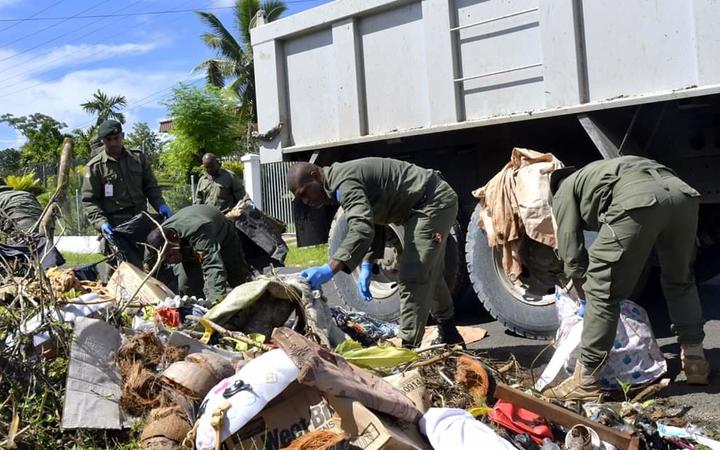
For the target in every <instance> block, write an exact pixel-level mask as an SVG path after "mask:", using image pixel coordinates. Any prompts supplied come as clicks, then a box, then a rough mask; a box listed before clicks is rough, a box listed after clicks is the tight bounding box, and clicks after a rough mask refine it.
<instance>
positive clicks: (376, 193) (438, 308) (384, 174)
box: [323, 158, 458, 343]
mask: <svg viewBox="0 0 720 450" xmlns="http://www.w3.org/2000/svg"><path fill="white" fill-rule="evenodd" d="M323 170H324V175H325V177H324V189H325V191H326V193H327V195H328V196H329V197H330V198H332V199H336V200H337V201H338V202H339V204H340V206H342V208H343V210H344V211H345V216H346V217H347V221H348V234H347V236H346V237H345V239H344V240H343V242H342V243H341V245H340V247H339V248H338V249H337V251H336V252H335V254H334V255H332V258H333V259H336V260H339V261H342V262H343V263H344V264H345V265H346V266H347V269H348V271H352V270H354V269H355V267H357V266H358V264H360V262H362V260H363V258H364V256H365V255H366V254H367V253H368V251H369V250H370V249H371V247H372V243H373V238H374V237H375V225H388V224H401V225H404V226H405V235H404V239H403V241H404V242H403V252H402V254H401V255H400V258H399V280H398V284H399V288H400V301H401V306H400V337H401V338H402V339H403V340H404V341H407V342H411V343H419V342H420V340H421V339H422V336H423V333H424V330H425V324H426V323H427V318H428V314H429V313H430V312H432V314H433V316H434V317H435V318H436V319H438V320H441V321H442V320H446V319H450V318H452V317H453V302H452V297H451V295H450V290H449V289H448V286H447V284H446V283H445V279H444V278H443V272H444V262H445V258H444V255H445V243H446V240H447V238H448V235H449V233H450V229H451V228H452V225H453V223H454V222H455V218H456V216H457V210H458V199H457V194H456V193H455V192H454V191H453V190H452V188H451V187H450V185H448V184H447V183H446V182H445V181H443V180H442V178H441V177H440V175H439V173H438V172H435V171H433V170H428V169H423V168H421V167H418V166H415V165H413V164H410V163H407V162H404V161H397V160H394V159H388V158H364V159H360V160H356V161H350V162H346V163H336V164H333V165H332V166H330V167H327V168H324V169H323Z"/></svg>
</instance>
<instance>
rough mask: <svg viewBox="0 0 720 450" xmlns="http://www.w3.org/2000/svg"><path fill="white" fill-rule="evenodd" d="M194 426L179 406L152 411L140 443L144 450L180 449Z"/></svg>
mask: <svg viewBox="0 0 720 450" xmlns="http://www.w3.org/2000/svg"><path fill="white" fill-rule="evenodd" d="M191 428H192V426H191V425H190V422H189V421H188V419H187V416H186V415H185V413H184V412H183V410H182V408H180V407H179V406H172V407H164V408H156V409H153V410H152V411H150V414H149V415H148V419H147V422H146V423H145V427H144V428H143V432H142V435H140V441H141V442H142V446H141V448H142V449H147V450H150V449H153V450H155V449H171V448H172V449H179V448H180V443H181V442H182V441H183V439H184V438H185V436H187V434H188V432H189V431H190V429H191Z"/></svg>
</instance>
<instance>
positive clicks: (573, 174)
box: [545, 156, 710, 400]
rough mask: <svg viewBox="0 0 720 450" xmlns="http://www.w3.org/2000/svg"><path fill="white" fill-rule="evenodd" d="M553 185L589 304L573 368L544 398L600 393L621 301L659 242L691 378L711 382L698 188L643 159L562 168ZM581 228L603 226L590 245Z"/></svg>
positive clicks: (567, 261) (561, 246) (572, 262)
mask: <svg viewBox="0 0 720 450" xmlns="http://www.w3.org/2000/svg"><path fill="white" fill-rule="evenodd" d="M550 188H551V191H552V192H553V198H552V209H553V214H554V216H555V221H556V223H557V242H558V254H559V256H560V258H561V259H562V260H563V262H564V270H565V273H566V274H567V276H568V277H570V278H571V279H572V280H573V283H574V285H575V287H576V289H577V291H578V293H579V295H580V297H581V298H584V299H586V301H587V305H586V307H585V316H584V325H583V332H582V342H581V345H580V357H579V360H578V363H577V366H576V367H575V373H574V374H573V376H572V377H570V378H569V379H568V380H565V381H564V382H563V383H561V384H560V385H559V386H558V387H556V388H552V389H549V390H547V391H546V392H545V395H546V396H549V397H555V398H559V399H568V400H569V399H587V398H597V395H598V393H599V392H600V391H599V386H598V381H599V376H598V375H597V374H598V372H599V370H598V369H599V368H600V367H601V366H602V365H603V364H604V362H605V359H606V358H607V355H608V353H609V352H610V349H611V347H612V345H613V342H614V340H615V334H616V330H617V323H618V319H619V316H620V306H619V302H620V300H622V299H625V298H627V297H628V296H629V295H630V294H631V292H632V290H633V288H634V287H635V285H636V284H637V281H638V279H639V278H640V275H641V273H642V271H643V268H644V267H645V265H646V264H647V260H648V257H649V256H650V252H651V251H652V250H653V248H654V249H655V251H656V252H657V256H658V259H659V261H660V267H661V270H662V274H661V283H662V288H663V292H664V294H665V297H666V299H667V305H668V310H669V313H670V318H671V320H672V322H673V327H674V330H675V332H676V334H677V336H678V342H679V343H680V348H681V360H682V365H683V370H684V371H685V375H686V377H687V381H688V383H689V384H708V377H709V373H710V367H709V364H708V362H707V360H706V359H705V353H704V351H703V346H702V344H703V339H704V337H705V334H704V332H703V324H704V319H703V315H702V308H701V306H700V299H699V297H698V293H697V289H696V287H695V276H694V272H693V270H694V268H693V263H694V257H695V234H696V229H697V221H698V203H699V201H698V197H699V195H700V194H699V193H698V192H697V191H696V190H694V189H693V188H691V187H690V186H688V185H687V184H685V183H684V182H683V181H682V180H681V179H679V178H678V177H677V176H675V174H674V173H673V172H672V171H671V170H670V169H668V168H667V167H665V166H663V165H662V164H660V163H658V162H656V161H653V160H650V159H646V158H642V157H639V156H623V157H619V158H614V159H609V160H602V161H596V162H593V163H591V164H588V165H587V166H585V167H584V168H582V169H580V170H575V168H572V167H567V168H564V169H559V170H556V171H555V172H553V173H552V174H551V178H550ZM583 230H590V231H597V232H598V235H597V239H596V240H595V242H594V243H593V244H592V246H591V247H590V248H589V249H586V248H585V244H584V242H585V241H584V238H583Z"/></svg>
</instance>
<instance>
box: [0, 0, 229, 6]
mask: <svg viewBox="0 0 720 450" xmlns="http://www.w3.org/2000/svg"><path fill="white" fill-rule="evenodd" d="M0 1H2V0H0ZM11 1H12V0H11ZM234 5H235V0H213V2H212V6H213V7H214V8H225V7H228V6H234Z"/></svg>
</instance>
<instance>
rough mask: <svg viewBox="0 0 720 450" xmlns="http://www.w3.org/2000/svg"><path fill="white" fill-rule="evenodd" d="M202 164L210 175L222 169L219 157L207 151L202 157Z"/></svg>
mask: <svg viewBox="0 0 720 450" xmlns="http://www.w3.org/2000/svg"><path fill="white" fill-rule="evenodd" d="M202 165H203V167H204V168H205V172H207V173H208V175H210V176H215V175H217V173H218V171H219V170H220V166H221V164H220V161H219V160H218V157H217V156H216V155H215V154H213V153H205V154H204V155H203V157H202Z"/></svg>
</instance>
